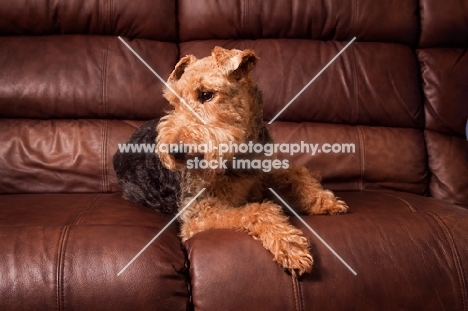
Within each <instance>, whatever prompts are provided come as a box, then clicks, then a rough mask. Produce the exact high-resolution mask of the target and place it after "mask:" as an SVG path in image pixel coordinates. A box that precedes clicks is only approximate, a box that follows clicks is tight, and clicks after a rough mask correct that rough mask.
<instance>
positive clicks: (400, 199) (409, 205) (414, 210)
mask: <svg viewBox="0 0 468 311" xmlns="http://www.w3.org/2000/svg"><path fill="white" fill-rule="evenodd" d="M381 193H382V194H384V195H387V196H389V197H392V198H395V199H397V200H399V201H401V202H403V203H404V204H405V205H406V206H407V207H408V209H409V210H410V211H411V212H412V213H418V212H419V211H418V209H417V208H415V207H414V206H413V205H412V204H411V203H409V202H408V201H406V200H405V199H403V198H400V197H399V196H396V195H393V194H390V193H387V192H381Z"/></svg>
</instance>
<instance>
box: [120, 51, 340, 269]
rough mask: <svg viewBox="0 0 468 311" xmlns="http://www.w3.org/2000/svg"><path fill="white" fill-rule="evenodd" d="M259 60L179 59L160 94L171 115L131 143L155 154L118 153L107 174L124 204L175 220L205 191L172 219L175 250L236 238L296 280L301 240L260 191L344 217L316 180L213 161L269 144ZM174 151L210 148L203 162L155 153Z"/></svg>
mask: <svg viewBox="0 0 468 311" xmlns="http://www.w3.org/2000/svg"><path fill="white" fill-rule="evenodd" d="M257 60H258V58H257V56H256V55H255V53H254V52H253V51H252V50H244V51H240V50H236V49H232V50H227V49H223V48H221V47H215V48H214V49H213V51H212V53H211V56H208V57H205V58H202V59H197V58H195V56H193V55H187V56H185V57H183V58H182V59H181V60H180V61H179V62H178V63H177V65H176V66H175V69H174V71H173V72H172V73H171V74H170V76H169V79H168V81H167V83H168V85H169V86H170V88H167V87H166V88H165V90H164V97H165V98H166V99H167V100H168V101H169V103H170V104H171V105H172V106H173V108H174V109H173V110H171V111H170V112H169V113H168V114H167V115H166V116H164V117H162V118H161V119H160V120H159V121H158V120H152V121H150V122H148V123H147V124H145V125H144V126H143V127H141V128H140V129H139V130H137V132H135V133H134V134H133V135H132V137H131V138H130V141H129V142H130V143H148V142H149V143H154V142H156V149H157V151H158V153H157V154H156V153H147V154H124V153H122V152H117V154H116V155H115V156H114V168H115V170H116V173H117V176H118V179H119V183H120V185H121V187H122V190H123V195H124V197H125V198H127V199H129V200H131V201H134V202H137V203H140V204H143V205H145V206H149V207H152V208H154V209H156V210H161V211H163V212H169V213H175V212H176V211H177V210H179V211H181V210H182V209H183V208H184V207H186V206H187V205H188V203H190V201H191V200H192V199H193V198H194V197H195V196H196V195H197V194H199V193H200V191H202V189H203V188H205V190H204V191H203V192H202V193H201V195H199V196H198V197H197V198H196V200H195V201H194V202H192V203H191V204H190V205H188V207H186V209H185V210H184V211H183V212H182V213H181V215H180V217H179V221H180V224H181V227H180V235H181V238H182V241H183V242H185V241H186V240H188V239H190V238H191V237H192V236H194V235H195V234H196V233H198V232H201V231H205V230H209V229H218V228H228V229H234V230H239V231H244V232H246V233H247V234H249V235H250V236H252V237H253V238H254V239H256V240H260V242H261V243H262V245H263V246H264V247H265V248H266V249H267V250H269V251H270V252H271V253H272V254H273V257H274V260H275V261H276V262H277V263H278V264H279V265H280V266H281V267H282V268H284V269H285V270H287V271H289V272H290V273H291V274H292V275H293V276H296V277H297V276H300V275H302V274H303V273H305V272H310V271H311V269H312V265H313V258H312V256H311V253H310V250H309V243H308V240H307V239H306V238H305V237H304V235H303V233H302V232H301V230H299V229H297V228H295V227H294V226H292V225H291V224H290V223H289V222H288V217H287V216H286V215H285V214H284V213H283V211H282V208H281V206H280V205H278V204H276V203H274V199H273V198H272V197H271V195H269V191H267V189H268V188H270V187H271V188H272V189H275V191H278V192H279V193H281V195H282V196H284V197H285V198H286V200H288V201H289V202H290V204H291V205H292V206H294V207H295V208H298V209H300V210H302V211H303V212H305V213H308V214H331V215H334V214H342V213H346V212H347V210H348V207H347V205H346V203H345V202H343V201H341V200H339V199H338V198H337V197H335V196H334V194H333V193H332V192H331V191H329V190H324V189H323V188H322V186H321V184H320V177H319V175H318V174H310V173H309V171H308V170H307V169H306V168H304V167H299V166H291V167H288V168H284V167H283V166H281V167H278V166H276V168H273V169H271V170H269V171H266V170H262V169H253V168H248V167H247V168H246V167H243V168H242V169H239V168H235V167H234V161H236V160H238V159H244V160H252V159H253V158H257V159H258V158H259V157H260V159H261V160H262V161H264V160H273V159H274V155H273V156H270V157H268V156H266V155H264V154H262V155H260V156H259V155H258V154H255V153H252V152H250V153H244V154H239V152H238V151H237V152H236V151H235V150H229V151H227V152H226V151H225V152H224V153H221V148H219V147H220V146H221V145H231V146H232V145H233V144H237V145H240V144H247V143H251V144H262V145H265V144H270V143H272V142H273V141H272V139H271V137H270V135H269V133H268V130H267V128H266V126H265V125H264V122H263V106H262V105H263V104H262V94H261V91H260V90H259V88H258V87H257V85H256V83H255V82H254V81H253V80H252V78H251V76H250V73H251V71H252V69H253V68H254V67H255V65H256V63H257ZM182 99H183V100H182ZM190 108H191V109H190ZM155 127H156V128H155ZM174 144H175V145H179V146H182V145H183V146H186V145H190V146H193V145H199V146H200V145H205V146H207V145H210V144H211V145H212V146H214V147H213V148H211V149H210V150H204V151H203V152H200V151H198V152H194V150H187V148H171V149H168V148H163V147H167V146H171V145H174ZM194 159H197V160H200V159H202V160H206V161H208V162H209V161H211V162H209V163H216V161H218V159H219V160H221V159H224V162H223V163H224V164H223V165H218V166H217V167H214V168H213V167H211V168H205V169H203V168H200V167H193V165H191V166H188V165H187V163H189V161H192V162H191V163H193V160H194ZM213 161H215V162H213ZM277 161H278V160H277Z"/></svg>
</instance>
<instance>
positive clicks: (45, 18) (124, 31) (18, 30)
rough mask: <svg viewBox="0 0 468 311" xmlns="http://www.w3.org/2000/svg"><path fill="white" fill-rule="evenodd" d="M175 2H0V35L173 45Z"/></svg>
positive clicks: (21, 0) (42, 0)
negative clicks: (72, 36) (140, 40)
mask: <svg viewBox="0 0 468 311" xmlns="http://www.w3.org/2000/svg"><path fill="white" fill-rule="evenodd" d="M176 5H177V1H167V0H140V1H122V0H114V1H100V0H89V1H82V0H66V1H55V0H34V1H28V0H15V1H1V2H0V35H51V34H93V35H121V36H125V37H138V38H147V39H155V40H160V41H176V40H177V38H178V35H177V22H176Z"/></svg>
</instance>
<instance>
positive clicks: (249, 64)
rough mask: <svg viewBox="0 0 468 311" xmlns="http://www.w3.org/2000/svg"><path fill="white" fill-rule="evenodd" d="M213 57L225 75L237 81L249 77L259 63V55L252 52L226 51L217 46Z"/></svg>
mask: <svg viewBox="0 0 468 311" xmlns="http://www.w3.org/2000/svg"><path fill="white" fill-rule="evenodd" d="M211 55H212V56H213V58H214V59H215V60H216V63H217V64H218V67H219V69H220V70H221V71H222V72H223V73H224V74H225V75H227V76H232V77H234V78H235V79H237V80H239V79H241V78H242V77H245V76H247V75H248V74H249V73H250V71H252V69H253V68H254V67H255V65H256V64H257V61H258V57H257V55H255V52H254V51H252V50H243V51H240V50H236V49H232V50H226V49H223V48H222V47H219V46H217V47H215V48H214V49H213V51H212V52H211Z"/></svg>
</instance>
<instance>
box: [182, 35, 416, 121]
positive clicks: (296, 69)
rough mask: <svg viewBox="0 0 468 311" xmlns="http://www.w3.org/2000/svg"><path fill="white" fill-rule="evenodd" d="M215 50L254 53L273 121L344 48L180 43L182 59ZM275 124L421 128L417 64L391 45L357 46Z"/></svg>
mask: <svg viewBox="0 0 468 311" xmlns="http://www.w3.org/2000/svg"><path fill="white" fill-rule="evenodd" d="M216 45H219V46H223V47H225V48H237V49H253V50H254V51H255V53H256V54H257V56H259V57H260V60H259V61H258V63H257V66H256V68H255V69H254V71H253V74H254V78H255V80H256V81H257V83H258V85H259V87H260V88H261V90H262V91H263V102H264V119H265V121H270V120H271V119H272V118H273V117H274V116H275V115H276V114H277V113H278V112H279V111H280V110H281V109H282V108H283V107H284V106H285V105H286V104H287V103H288V102H289V101H290V100H291V99H292V98H293V97H294V96H295V95H296V94H297V93H298V92H299V91H300V90H301V89H302V88H303V87H304V86H305V85H306V84H307V83H308V82H309V81H310V80H311V79H312V78H313V77H314V76H315V75H316V74H317V73H318V72H319V71H320V70H321V69H322V68H323V67H324V66H325V65H326V64H327V63H328V62H329V61H330V60H331V59H332V58H333V57H334V56H335V55H336V54H337V53H338V52H339V50H340V49H342V48H343V47H344V45H345V43H337V42H320V41H309V40H236V41H226V40H207V41H193V42H186V43H182V44H180V54H181V55H187V54H193V55H195V56H196V57H198V58H201V57H205V56H208V55H210V51H211V50H212V49H213V47H215V46H216ZM277 120H281V121H292V122H305V121H308V122H326V123H345V124H355V125H357V124H360V125H376V126H396V127H409V128H423V126H424V111H423V100H422V97H421V91H420V78H419V67H418V60H417V58H416V57H415V55H414V53H413V52H412V51H411V49H410V48H408V47H406V46H404V45H399V44H391V43H365V42H364V43H363V42H356V43H353V44H352V45H351V46H350V47H349V48H348V49H347V50H346V51H345V52H344V53H343V54H342V55H341V56H340V57H339V58H338V59H337V60H336V61H335V62H334V63H333V64H332V65H331V66H330V67H328V68H327V70H326V71H324V72H323V74H321V75H320V76H319V77H318V78H317V79H316V80H315V81H314V83H312V84H311V85H310V87H308V88H307V89H306V90H305V91H304V92H303V93H302V94H301V95H300V96H299V97H298V98H297V99H296V100H295V101H294V102H293V103H292V104H291V105H290V106H289V107H288V109H287V110H285V111H284V112H283V113H282V114H281V115H280V116H279V117H278V119H277Z"/></svg>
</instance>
